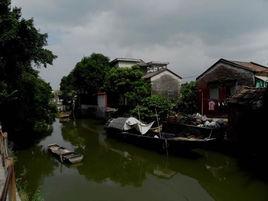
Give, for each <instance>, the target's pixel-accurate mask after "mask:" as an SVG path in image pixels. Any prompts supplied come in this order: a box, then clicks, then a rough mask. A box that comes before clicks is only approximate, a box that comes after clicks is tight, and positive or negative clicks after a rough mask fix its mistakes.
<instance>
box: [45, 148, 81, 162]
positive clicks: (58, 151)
mask: <svg viewBox="0 0 268 201" xmlns="http://www.w3.org/2000/svg"><path fill="white" fill-rule="evenodd" d="M48 151H49V152H50V153H52V154H53V155H55V156H56V157H57V158H58V159H59V160H60V161H61V162H66V163H71V164H74V163H79V162H81V161H82V160H83V158H84V157H83V155H81V154H78V153H76V152H73V151H70V150H68V149H66V148H64V147H61V146H60V145H58V144H50V145H48Z"/></svg>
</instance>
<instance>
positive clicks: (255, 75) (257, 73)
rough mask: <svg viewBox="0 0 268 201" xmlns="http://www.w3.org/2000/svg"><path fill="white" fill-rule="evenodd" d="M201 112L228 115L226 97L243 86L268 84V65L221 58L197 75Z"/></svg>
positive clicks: (212, 114)
mask: <svg viewBox="0 0 268 201" xmlns="http://www.w3.org/2000/svg"><path fill="white" fill-rule="evenodd" d="M196 81H197V87H198V89H199V104H200V109H201V112H203V113H204V114H206V115H211V116H222V115H226V114H227V111H226V99H227V98H229V97H231V96H232V95H234V94H235V93H236V92H237V91H238V90H240V89H241V87H243V86H248V87H256V88H263V87H267V85H268V67H266V66H263V65H260V64H257V63H254V62H241V61H229V60H226V59H220V60H218V61H217V62H216V63H214V64H213V65H212V66H211V67H209V68H208V69H207V70H206V71H205V72H203V73H202V74H201V75H200V76H198V77H197V79H196Z"/></svg>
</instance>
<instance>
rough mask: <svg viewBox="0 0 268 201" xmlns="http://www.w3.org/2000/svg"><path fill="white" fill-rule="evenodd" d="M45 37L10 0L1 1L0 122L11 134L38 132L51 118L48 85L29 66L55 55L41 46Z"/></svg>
mask: <svg viewBox="0 0 268 201" xmlns="http://www.w3.org/2000/svg"><path fill="white" fill-rule="evenodd" d="M46 38H47V34H41V33H40V32H39V30H37V29H36V28H35V27H34V24H33V19H30V20H25V19H23V18H21V10H20V9H18V8H14V9H11V5H10V1H9V0H3V1H1V2H0V80H1V81H0V111H1V112H0V121H1V122H2V123H3V126H4V127H5V129H7V130H8V131H11V133H12V132H14V131H22V130H24V131H25V130H27V132H24V133H30V132H31V131H35V130H39V131H41V130H43V129H44V128H47V127H48V124H49V123H50V122H51V121H52V119H53V116H54V115H53V113H55V107H54V106H53V105H52V104H51V103H50V99H51V97H52V94H51V87H50V86H49V84H48V83H46V82H44V81H43V80H42V79H40V77H39V76H38V72H37V71H36V70H34V69H33V67H32V65H35V66H36V67H41V66H44V67H46V66H47V64H52V61H53V59H55V58H56V56H55V55H54V54H53V53H52V52H51V51H49V50H47V49H45V48H43V47H44V46H46V45H47V41H46Z"/></svg>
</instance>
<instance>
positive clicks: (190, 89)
mask: <svg viewBox="0 0 268 201" xmlns="http://www.w3.org/2000/svg"><path fill="white" fill-rule="evenodd" d="M197 96H198V91H197V87H196V82H194V81H191V82H189V83H185V84H183V85H182V87H181V95H180V98H179V100H178V104H177V110H178V111H179V112H183V113H187V114H193V113H195V112H197V111H198V105H197V98H198V97H197Z"/></svg>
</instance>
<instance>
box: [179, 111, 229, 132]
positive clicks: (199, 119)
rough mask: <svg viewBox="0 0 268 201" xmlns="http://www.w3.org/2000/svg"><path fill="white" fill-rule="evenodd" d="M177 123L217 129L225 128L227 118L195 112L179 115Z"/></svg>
mask: <svg viewBox="0 0 268 201" xmlns="http://www.w3.org/2000/svg"><path fill="white" fill-rule="evenodd" d="M177 123H180V124H186V125H193V126H197V127H201V128H210V129H217V128H225V127H226V125H227V119H223V118H208V117H206V116H205V115H201V114H199V113H196V114H193V115H180V117H179V118H178V122H177Z"/></svg>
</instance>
